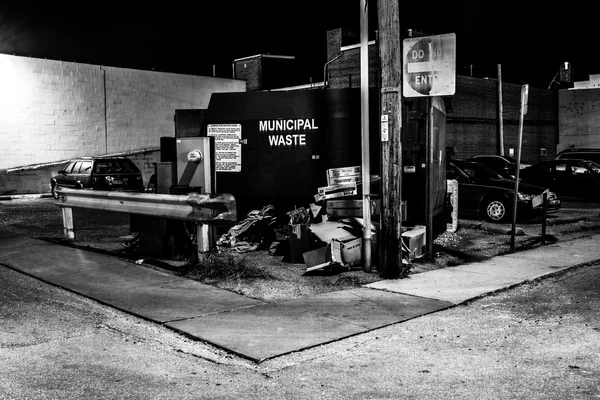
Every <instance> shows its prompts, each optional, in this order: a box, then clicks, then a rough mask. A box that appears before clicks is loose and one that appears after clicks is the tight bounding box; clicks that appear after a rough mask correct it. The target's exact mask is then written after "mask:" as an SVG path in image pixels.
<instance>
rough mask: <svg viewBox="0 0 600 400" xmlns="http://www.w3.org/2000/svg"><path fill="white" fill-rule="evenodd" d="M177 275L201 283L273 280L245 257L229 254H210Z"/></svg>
mask: <svg viewBox="0 0 600 400" xmlns="http://www.w3.org/2000/svg"><path fill="white" fill-rule="evenodd" d="M179 275H180V276H184V277H186V278H188V279H194V280H197V281H202V282H215V281H225V280H241V279H273V278H274V277H273V275H271V274H270V273H268V272H266V271H264V270H263V269H261V268H259V267H257V266H256V265H254V264H252V263H250V262H249V261H248V260H247V259H246V257H245V256H243V255H239V254H229V253H212V254H210V255H209V256H208V257H207V258H206V259H205V260H203V261H202V262H198V263H195V264H191V265H188V266H185V267H184V268H183V270H182V271H181V272H180V273H179Z"/></svg>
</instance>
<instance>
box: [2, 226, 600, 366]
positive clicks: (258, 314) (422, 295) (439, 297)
mask: <svg viewBox="0 0 600 400" xmlns="http://www.w3.org/2000/svg"><path fill="white" fill-rule="evenodd" d="M599 240H600V234H599V235H593V236H589V237H586V238H581V239H576V240H571V241H564V242H558V243H553V244H549V245H546V246H541V247H537V248H535V249H532V250H527V251H521V252H518V253H513V254H509V255H503V256H497V257H494V258H491V259H489V260H485V261H481V262H475V263H470V264H465V265H460V266H455V267H448V268H443V269H439V270H434V271H429V272H422V273H419V274H414V275H411V276H410V277H409V278H406V279H397V280H381V281H378V282H374V283H371V284H368V285H365V286H363V287H361V288H357V289H353V290H344V291H338V292H332V293H327V294H321V295H315V296H308V297H302V298H298V299H293V300H285V301H279V302H265V301H260V300H256V299H252V298H248V297H245V296H242V295H239V294H236V293H233V292H230V291H226V290H221V289H217V288H214V287H212V286H210V285H205V284H202V283H200V282H197V281H193V280H189V279H186V278H182V277H177V276H174V275H171V274H168V273H166V272H163V271H160V270H155V269H152V268H149V267H147V266H142V265H137V264H135V263H133V262H131V261H127V260H122V259H119V258H116V257H112V256H108V255H104V254H98V253H97V252H93V251H86V250H83V249H77V248H72V247H67V246H62V245H60V244H54V243H49V242H46V241H43V240H38V239H33V238H29V237H27V236H22V235H18V234H15V233H12V232H8V231H0V263H1V264H2V265H5V266H7V267H9V268H12V269H14V270H17V271H20V272H22V273H25V274H27V275H30V276H33V277H36V278H38V279H40V280H42V281H44V282H47V283H50V284H52V285H56V286H58V287H61V288H64V289H66V290H69V291H72V292H75V293H78V294H80V295H82V296H85V297H88V298H91V299H94V300H96V301H98V302H100V303H103V304H106V305H109V306H112V307H115V308H117V309H120V310H122V311H125V312H128V313H131V314H133V315H136V316H138V317H141V318H144V319H146V320H149V321H153V322H156V323H158V324H162V325H164V326H166V327H169V328H171V329H173V330H175V331H177V332H180V333H182V334H184V335H186V336H189V337H191V338H194V339H196V340H200V341H204V342H208V343H211V344H213V345H215V346H217V347H219V348H222V349H225V350H227V351H229V352H232V353H235V354H237V355H239V356H242V357H244V358H247V359H250V360H253V361H255V362H261V361H263V360H266V359H270V358H274V357H277V356H281V355H284V354H288V353H292V352H297V351H301V350H304V349H307V348H311V347H314V346H318V345H321V344H325V343H329V342H332V341H336V340H340V339H343V338H347V337H350V336H353V335H358V334H361V333H365V332H368V331H371V330H374V329H378V328H381V327H384V326H387V325H391V324H396V323H400V322H403V321H406V320H409V319H412V318H416V317H419V316H422V315H426V314H429V313H433V312H436V311H440V310H444V309H447V308H450V307H454V306H456V305H459V304H462V303H465V302H468V301H471V300H473V299H477V298H479V297H481V296H485V295H487V294H490V293H494V292H497V291H500V290H504V289H507V288H510V287H513V286H515V285H519V284H522V283H525V282H528V281H532V280H536V279H539V278H541V277H544V276H548V275H553V274H556V273H558V272H560V271H564V270H566V269H570V268H573V267H576V266H579V265H582V264H587V263H591V262H598V261H600V252H599V251H598V249H597V246H598V242H599Z"/></svg>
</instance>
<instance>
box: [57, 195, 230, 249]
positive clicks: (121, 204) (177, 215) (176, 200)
mask: <svg viewBox="0 0 600 400" xmlns="http://www.w3.org/2000/svg"><path fill="white" fill-rule="evenodd" d="M56 193H57V195H58V198H57V200H56V202H55V204H56V205H57V206H59V207H60V208H62V213H63V229H64V234H65V239H67V240H75V229H74V223H73V211H72V209H73V208H87V209H92V210H103V211H110V212H120V213H127V214H137V215H147V216H152V217H159V218H166V219H176V220H183V221H190V222H194V223H196V225H197V228H198V232H197V238H198V253H199V255H200V254H201V253H202V252H206V251H209V250H210V248H211V247H212V246H211V242H213V241H214V238H211V234H210V231H209V227H210V226H213V227H216V226H231V225H234V224H235V223H237V211H236V202H235V198H234V196H233V195H231V194H228V193H221V194H214V195H213V194H199V193H189V194H185V195H170V194H153V193H136V192H115V191H100V190H81V189H67V188H57V190H56Z"/></svg>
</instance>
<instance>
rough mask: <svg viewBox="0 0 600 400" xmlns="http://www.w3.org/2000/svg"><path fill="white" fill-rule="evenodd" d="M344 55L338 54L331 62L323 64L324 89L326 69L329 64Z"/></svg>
mask: <svg viewBox="0 0 600 400" xmlns="http://www.w3.org/2000/svg"><path fill="white" fill-rule="evenodd" d="M343 55H344V53H341V52H340V54H338V55H337V56H335V57H333V58H332V59H331V60H329V61H327V62H326V63H325V65H323V87H324V88H326V87H327V67H328V66H329V64H331V63H332V62H334V61H335V60H337V59H338V58H340V57H341V56H343Z"/></svg>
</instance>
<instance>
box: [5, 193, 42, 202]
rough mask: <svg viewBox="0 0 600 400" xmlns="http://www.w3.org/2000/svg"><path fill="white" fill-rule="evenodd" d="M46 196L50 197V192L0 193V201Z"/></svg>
mask: <svg viewBox="0 0 600 400" xmlns="http://www.w3.org/2000/svg"><path fill="white" fill-rule="evenodd" d="M46 197H52V193H39V194H10V195H0V201H7V200H15V199H42V198H46Z"/></svg>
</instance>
